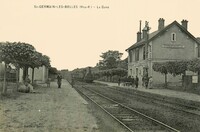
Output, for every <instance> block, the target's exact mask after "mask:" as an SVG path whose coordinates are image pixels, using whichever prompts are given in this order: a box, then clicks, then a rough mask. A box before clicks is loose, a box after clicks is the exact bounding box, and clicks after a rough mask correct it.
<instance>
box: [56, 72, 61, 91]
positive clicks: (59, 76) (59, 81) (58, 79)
mask: <svg viewBox="0 0 200 132" xmlns="http://www.w3.org/2000/svg"><path fill="white" fill-rule="evenodd" d="M57 83H58V88H61V84H62V76H61V75H60V74H58V76H57Z"/></svg>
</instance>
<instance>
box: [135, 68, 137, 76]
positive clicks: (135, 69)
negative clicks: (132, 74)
mask: <svg viewBox="0 0 200 132" xmlns="http://www.w3.org/2000/svg"><path fill="white" fill-rule="evenodd" d="M135 71H136V76H138V68H136V69H135Z"/></svg>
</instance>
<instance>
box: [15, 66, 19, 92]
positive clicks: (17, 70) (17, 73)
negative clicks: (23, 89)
mask: <svg viewBox="0 0 200 132" xmlns="http://www.w3.org/2000/svg"><path fill="white" fill-rule="evenodd" d="M16 84H17V88H16V90H17V91H18V88H19V67H16Z"/></svg>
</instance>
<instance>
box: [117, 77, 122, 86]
mask: <svg viewBox="0 0 200 132" xmlns="http://www.w3.org/2000/svg"><path fill="white" fill-rule="evenodd" d="M120 83H121V78H119V79H118V86H120Z"/></svg>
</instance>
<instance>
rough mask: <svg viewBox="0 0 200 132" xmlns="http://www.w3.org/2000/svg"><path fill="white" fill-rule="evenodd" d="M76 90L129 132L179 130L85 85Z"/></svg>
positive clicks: (176, 131) (174, 131) (177, 131)
mask: <svg viewBox="0 0 200 132" xmlns="http://www.w3.org/2000/svg"><path fill="white" fill-rule="evenodd" d="M76 90H77V91H78V92H79V93H81V94H82V95H84V96H86V97H87V98H88V99H90V100H91V101H92V102H94V103H95V104H96V105H98V106H99V107H100V108H101V109H103V110H104V111H105V112H106V113H108V114H109V115H110V116H112V117H113V118H114V119H115V120H116V121H118V122H119V123H120V124H121V125H122V126H124V127H125V128H126V129H127V130H128V131H130V132H135V131H141V132H142V131H143V132H146V131H148V132H151V131H152V132H156V131H159V132H168V131H169V132H170V131H173V132H179V130H177V129H175V128H173V127H171V126H168V125H167V124H165V123H163V122H160V121H158V120H156V119H153V118H152V117H149V116H148V115H145V114H143V113H141V112H139V111H137V110H135V109H133V108H130V107H128V106H126V105H124V104H122V103H119V102H117V101H115V100H113V99H111V98H109V97H106V96H105V95H102V94H100V93H98V92H95V91H93V90H91V89H88V88H87V87H79V88H78V87H77V88H76Z"/></svg>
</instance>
